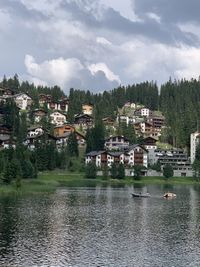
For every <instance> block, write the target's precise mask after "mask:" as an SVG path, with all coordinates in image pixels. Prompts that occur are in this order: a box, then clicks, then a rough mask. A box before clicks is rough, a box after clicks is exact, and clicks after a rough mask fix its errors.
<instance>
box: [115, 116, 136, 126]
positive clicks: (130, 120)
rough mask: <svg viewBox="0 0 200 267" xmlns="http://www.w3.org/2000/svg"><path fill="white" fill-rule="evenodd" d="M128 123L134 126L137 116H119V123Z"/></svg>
mask: <svg viewBox="0 0 200 267" xmlns="http://www.w3.org/2000/svg"><path fill="white" fill-rule="evenodd" d="M119 122H120V123H126V125H128V124H133V123H135V122H136V118H135V116H128V115H118V116H117V123H119Z"/></svg>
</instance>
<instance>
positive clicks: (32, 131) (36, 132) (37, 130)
mask: <svg viewBox="0 0 200 267" xmlns="http://www.w3.org/2000/svg"><path fill="white" fill-rule="evenodd" d="M43 134H44V130H43V129H42V127H40V126H33V127H30V128H28V130H27V138H29V137H39V136H42V135H43Z"/></svg>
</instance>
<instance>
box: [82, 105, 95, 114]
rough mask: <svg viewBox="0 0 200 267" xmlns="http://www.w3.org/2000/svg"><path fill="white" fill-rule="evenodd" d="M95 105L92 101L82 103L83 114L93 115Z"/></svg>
mask: <svg viewBox="0 0 200 267" xmlns="http://www.w3.org/2000/svg"><path fill="white" fill-rule="evenodd" d="M93 108H94V106H93V105H92V104H90V103H85V104H83V105H82V112H83V114H87V115H92V114H93Z"/></svg>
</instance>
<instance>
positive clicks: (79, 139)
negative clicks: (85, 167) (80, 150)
mask: <svg viewBox="0 0 200 267" xmlns="http://www.w3.org/2000/svg"><path fill="white" fill-rule="evenodd" d="M75 134H76V139H77V142H78V145H79V146H85V145H86V140H85V136H84V135H83V134H81V133H79V132H77V131H75Z"/></svg>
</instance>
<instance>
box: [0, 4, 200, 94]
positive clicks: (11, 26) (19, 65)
mask: <svg viewBox="0 0 200 267" xmlns="http://www.w3.org/2000/svg"><path fill="white" fill-rule="evenodd" d="M199 10H200V1H198V0H190V1H188V0H176V1H169V0H123V1H119V0H99V1H98V0H56V1H55V0H34V1H30V0H0V32H1V34H0V51H1V52H0V70H1V73H0V77H3V75H4V74H5V75H6V76H7V77H9V76H13V75H14V74H15V73H18V75H19V77H20V79H21V80H28V81H30V82H34V83H35V84H43V85H50V86H53V85H55V84H57V85H59V86H61V88H62V89H63V90H64V91H65V92H66V93H67V92H68V91H69V89H70V88H71V87H74V88H79V89H89V90H92V91H95V92H96V91H103V90H109V89H112V88H114V87H116V86H118V85H120V84H122V85H127V84H132V83H138V82H142V81H146V80H149V81H151V80H154V81H157V82H158V84H161V83H163V82H166V81H167V80H168V79H169V77H172V78H176V79H181V78H187V79H190V78H198V77H199V74H200V27H199V26H200V25H199V24H200V16H199V14H198V13H199Z"/></svg>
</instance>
